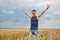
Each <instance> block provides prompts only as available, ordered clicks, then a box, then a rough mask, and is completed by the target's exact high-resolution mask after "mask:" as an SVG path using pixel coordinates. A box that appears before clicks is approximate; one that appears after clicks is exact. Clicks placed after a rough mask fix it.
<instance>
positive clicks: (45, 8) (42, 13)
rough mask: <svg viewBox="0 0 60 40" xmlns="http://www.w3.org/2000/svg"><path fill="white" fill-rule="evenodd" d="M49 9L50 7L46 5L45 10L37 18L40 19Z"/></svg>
mask: <svg viewBox="0 0 60 40" xmlns="http://www.w3.org/2000/svg"><path fill="white" fill-rule="evenodd" d="M49 8H50V5H47V8H45V9H44V10H43V11H42V12H41V13H40V15H38V18H40V17H41V16H42V15H43V14H44V13H45V12H46V11H47V10H48V9H49Z"/></svg>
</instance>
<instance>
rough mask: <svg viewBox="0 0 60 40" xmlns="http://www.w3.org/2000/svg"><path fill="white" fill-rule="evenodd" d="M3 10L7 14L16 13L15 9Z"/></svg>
mask: <svg viewBox="0 0 60 40" xmlns="http://www.w3.org/2000/svg"><path fill="white" fill-rule="evenodd" d="M2 12H3V13H5V14H14V11H9V10H3V11H2Z"/></svg>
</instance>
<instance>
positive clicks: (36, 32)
mask: <svg viewBox="0 0 60 40" xmlns="http://www.w3.org/2000/svg"><path fill="white" fill-rule="evenodd" d="M37 34H38V30H30V33H29V37H30V39H32V36H33V35H35V36H36V35H37Z"/></svg>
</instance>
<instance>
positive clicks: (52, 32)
mask: <svg viewBox="0 0 60 40" xmlns="http://www.w3.org/2000/svg"><path fill="white" fill-rule="evenodd" d="M0 40H30V38H29V29H0ZM32 40H60V29H39V32H38V35H37V36H33V37H32Z"/></svg>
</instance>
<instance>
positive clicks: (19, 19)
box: [0, 0, 60, 28]
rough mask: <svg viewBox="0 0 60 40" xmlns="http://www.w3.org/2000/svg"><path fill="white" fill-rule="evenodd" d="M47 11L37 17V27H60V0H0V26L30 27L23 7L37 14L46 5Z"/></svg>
mask: <svg viewBox="0 0 60 40" xmlns="http://www.w3.org/2000/svg"><path fill="white" fill-rule="evenodd" d="M47 4H49V5H51V7H50V8H49V10H48V11H46V13H45V14H44V15H43V16H42V17H41V18H39V28H60V0H53V1H52V0H0V28H30V19H29V18H28V17H27V16H26V15H25V14H24V13H23V11H22V10H23V9H26V11H28V12H29V14H31V10H32V9H36V10H37V15H39V14H40V13H41V12H42V11H43V10H44V9H45V8H46V7H47Z"/></svg>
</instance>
